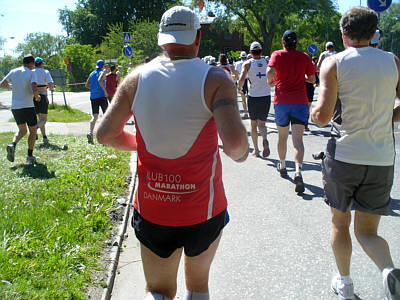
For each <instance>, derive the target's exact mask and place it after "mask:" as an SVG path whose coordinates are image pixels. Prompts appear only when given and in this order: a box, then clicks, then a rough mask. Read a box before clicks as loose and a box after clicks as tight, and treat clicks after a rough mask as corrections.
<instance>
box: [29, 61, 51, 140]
mask: <svg viewBox="0 0 400 300" xmlns="http://www.w3.org/2000/svg"><path fill="white" fill-rule="evenodd" d="M43 65H44V62H43V59H42V58H40V57H36V58H35V67H36V69H35V70H34V71H33V78H32V82H35V83H36V84H37V87H38V88H39V91H40V94H39V96H40V101H34V103H35V111H36V114H38V115H39V122H38V125H37V126H38V128H40V131H41V132H42V136H43V143H48V142H49V139H48V138H47V135H46V128H45V124H46V122H47V112H48V109H49V100H48V98H47V87H49V88H50V90H51V91H52V92H53V90H54V83H53V78H51V75H50V72H49V71H47V70H45V69H44V68H43Z"/></svg>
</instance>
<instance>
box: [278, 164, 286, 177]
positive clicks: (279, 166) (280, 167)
mask: <svg viewBox="0 0 400 300" xmlns="http://www.w3.org/2000/svg"><path fill="white" fill-rule="evenodd" d="M276 170H277V171H278V172H279V173H280V174H281V177H285V176H287V171H286V168H282V165H281V162H278V165H277V166H276Z"/></svg>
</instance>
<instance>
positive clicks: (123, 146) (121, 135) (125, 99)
mask: <svg viewBox="0 0 400 300" xmlns="http://www.w3.org/2000/svg"><path fill="white" fill-rule="evenodd" d="M138 79H139V72H138V68H136V69H135V71H133V72H132V73H131V74H129V75H128V76H127V77H126V78H125V79H124V81H122V83H121V84H120V85H119V86H118V88H117V91H116V93H115V95H114V98H113V101H112V102H111V105H110V106H109V107H108V109H107V111H106V113H105V115H104V117H103V120H102V121H101V123H100V125H99V127H98V130H97V135H96V136H97V140H98V141H99V143H100V144H107V145H110V146H112V147H114V148H117V149H120V150H127V151H135V150H136V149H137V148H136V136H135V135H134V134H132V133H129V132H127V131H125V130H124V126H125V124H126V122H127V121H128V120H129V118H130V117H131V116H132V111H131V108H132V103H133V99H134V97H135V94H136V89H137V83H138Z"/></svg>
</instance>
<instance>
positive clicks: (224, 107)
mask: <svg viewBox="0 0 400 300" xmlns="http://www.w3.org/2000/svg"><path fill="white" fill-rule="evenodd" d="M204 96H205V99H206V103H207V105H208V107H209V108H210V110H211V111H212V112H213V116H214V120H215V123H216V124H217V129H218V133H219V136H220V138H221V140H222V145H223V149H224V152H225V153H226V154H227V155H228V156H229V157H231V158H232V159H233V160H234V161H237V162H242V161H245V160H246V158H247V155H248V154H249V143H248V140H247V133H246V129H245V128H244V126H243V123H242V120H241V119H240V114H239V110H238V107H237V95H236V89H235V85H234V83H233V81H232V80H231V79H230V78H229V77H228V75H227V74H226V73H225V71H224V70H222V69H219V68H212V69H211V70H210V71H209V73H208V75H207V79H206V83H205V87H204Z"/></svg>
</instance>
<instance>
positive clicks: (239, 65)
mask: <svg viewBox="0 0 400 300" xmlns="http://www.w3.org/2000/svg"><path fill="white" fill-rule="evenodd" d="M239 58H240V60H239V61H237V62H235V64H234V66H235V76H236V78H237V80H239V77H240V74H241V73H242V67H243V64H244V63H245V61H246V58H247V53H246V52H244V51H242V52H241V53H240V57H239ZM247 81H248V79H247V77H246V79H245V80H244V84H243V87H242V89H241V90H239V89H238V92H239V94H240V98H242V105H243V111H244V116H243V119H248V118H249V115H248V110H247V93H248V88H247ZM237 84H238V83H237Z"/></svg>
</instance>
